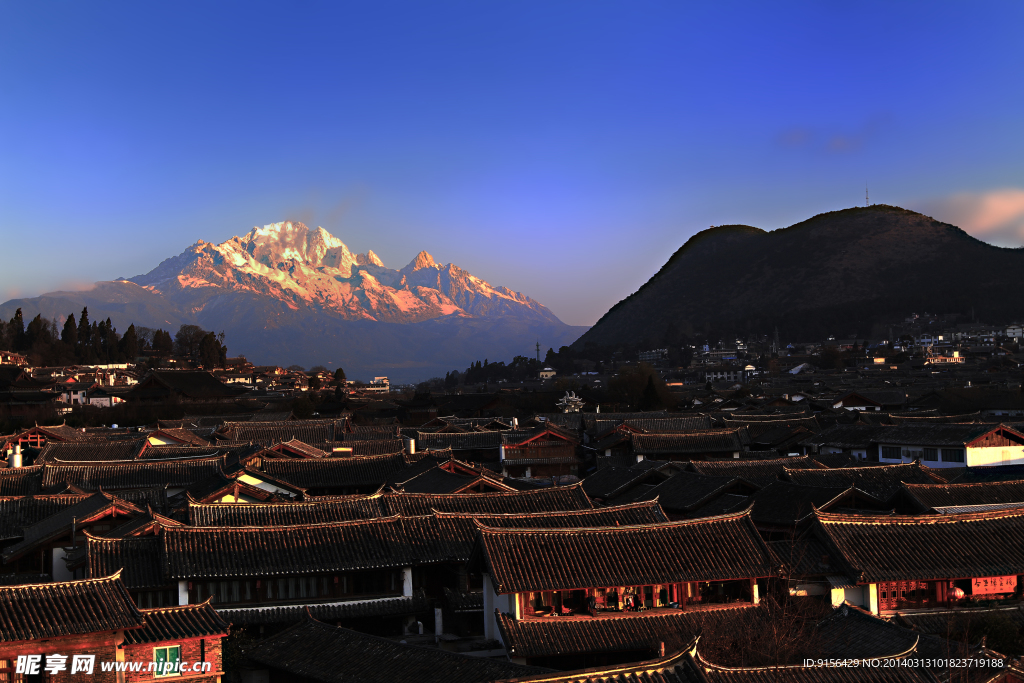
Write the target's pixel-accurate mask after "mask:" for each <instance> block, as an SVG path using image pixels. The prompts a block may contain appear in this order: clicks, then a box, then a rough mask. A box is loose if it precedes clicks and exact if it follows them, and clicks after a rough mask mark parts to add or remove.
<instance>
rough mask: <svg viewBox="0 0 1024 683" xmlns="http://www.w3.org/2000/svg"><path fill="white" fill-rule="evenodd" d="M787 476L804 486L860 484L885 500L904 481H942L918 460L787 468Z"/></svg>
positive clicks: (843, 486)
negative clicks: (814, 467)
mask: <svg viewBox="0 0 1024 683" xmlns="http://www.w3.org/2000/svg"><path fill="white" fill-rule="evenodd" d="M786 479H788V480H789V481H791V482H793V483H794V484H802V485H803V486H819V487H832V488H849V487H851V486H856V487H857V488H858V489H860V490H861V491H864V492H865V493H868V494H870V495H872V496H874V497H876V498H879V499H881V500H888V499H889V498H891V497H892V496H893V494H895V493H896V492H897V491H899V490H900V486H901V485H902V484H904V483H910V484H935V483H938V482H937V481H936V480H935V478H934V477H932V476H931V474H929V473H928V471H927V470H925V469H922V467H921V466H920V464H918V463H908V464H906V465H877V466H872V467H834V468H828V469H790V468H788V467H787V468H786Z"/></svg>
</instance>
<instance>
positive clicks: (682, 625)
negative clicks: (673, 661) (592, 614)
mask: <svg viewBox="0 0 1024 683" xmlns="http://www.w3.org/2000/svg"><path fill="white" fill-rule="evenodd" d="M757 612H758V608H757V607H755V606H753V605H744V606H742V607H729V608H725V609H712V610H690V611H685V612H684V611H681V610H680V611H679V612H675V613H671V612H669V613H658V614H650V615H648V614H642V613H641V614H638V615H636V616H629V617H617V618H607V619H513V618H512V617H511V616H509V615H507V614H499V615H496V617H494V618H497V620H498V628H499V630H500V631H501V636H502V640H503V641H504V643H505V646H506V648H507V650H508V653H509V656H512V657H525V658H531V657H550V656H558V655H571V654H583V653H604V652H623V651H625V652H636V651H642V650H651V651H657V650H658V647H659V645H660V644H661V643H664V644H665V649H666V650H667V651H672V650H676V649H679V648H682V647H685V646H686V645H687V644H688V643H689V642H691V641H692V639H693V637H694V636H695V635H697V634H698V633H703V635H702V638H703V639H704V642H708V641H709V640H714V639H716V638H717V637H718V635H719V633H722V634H731V633H733V632H735V631H737V630H744V629H745V627H748V626H749V624H750V622H751V621H754V620H756V614H757ZM684 680H685V679H684Z"/></svg>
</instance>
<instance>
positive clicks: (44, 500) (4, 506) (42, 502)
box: [0, 494, 89, 541]
mask: <svg viewBox="0 0 1024 683" xmlns="http://www.w3.org/2000/svg"><path fill="white" fill-rule="evenodd" d="M88 497H89V494H73V495H66V494H65V495H58V496H8V497H4V498H0V541H4V540H9V539H14V538H21V537H22V535H23V534H24V529H25V527H27V526H31V525H32V524H36V523H37V522H41V521H42V520H44V519H46V518H47V517H49V516H50V515H53V514H55V513H57V512H60V511H61V510H64V509H67V508H69V507H71V506H73V505H76V504H78V503H80V502H82V501H83V500H85V499H86V498H88Z"/></svg>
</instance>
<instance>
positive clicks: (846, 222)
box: [574, 205, 1024, 348]
mask: <svg viewBox="0 0 1024 683" xmlns="http://www.w3.org/2000/svg"><path fill="white" fill-rule="evenodd" d="M1022 269H1024V249H1003V248H1000V247H994V246H992V245H989V244H986V243H984V242H982V241H980V240H977V239H975V238H973V237H971V236H970V235H968V234H967V233H965V232H964V231H962V230H960V229H959V228H957V227H955V226H952V225H949V224H946V223H940V222H939V221H936V220H934V219H932V218H929V217H928V216H923V215H921V214H919V213H915V212H913V211H908V210H906V209H901V208H898V207H891V206H883V205H876V206H871V207H865V208H856V209H846V210H843V211H834V212H831V213H825V214H821V215H818V216H815V217H813V218H811V219H809V220H806V221H803V222H802V223H798V224H796V225H793V226H791V227H788V228H784V229H780V230H775V231H772V232H766V231H764V230H760V229H758V228H754V227H750V226H744V225H726V226H719V227H714V228H711V229H709V230H704V231H703V232H700V233H698V234H697V235H694V236H693V237H692V238H690V239H689V240H688V241H687V242H686V244H684V245H683V246H682V247H681V248H680V249H679V250H678V251H676V253H675V254H673V255H672V257H671V258H669V260H668V262H667V263H666V264H665V265H664V266H663V267H662V268H661V270H659V271H658V272H657V273H656V274H655V275H654V276H653V277H651V279H650V280H648V281H647V283H646V284H644V285H643V286H642V287H641V288H640V289H639V290H637V291H636V292H635V293H634V294H632V295H630V296H629V297H627V298H626V299H624V300H622V301H620V302H619V303H618V304H616V305H615V306H613V307H612V308H611V309H610V310H609V311H608V312H607V313H606V314H605V315H604V316H603V317H602V318H601V320H599V321H598V322H597V324H596V325H594V326H593V327H592V328H591V329H590V330H589V331H587V333H586V334H584V335H583V336H582V337H581V338H580V339H579V340H578V341H577V342H576V343H575V344H574V347H576V348H582V347H583V346H584V345H585V344H587V343H588V342H592V343H594V344H599V345H612V344H622V343H625V344H631V345H634V344H638V343H641V342H642V341H644V340H646V341H647V343H650V344H652V345H656V344H659V343H662V342H663V340H664V339H665V338H666V336H673V335H674V334H676V333H684V334H689V335H691V336H698V337H702V338H703V337H705V336H708V337H711V338H717V337H723V338H725V337H728V336H731V335H735V334H740V335H747V334H764V335H771V334H773V333H774V329H775V328H776V327H777V328H778V329H779V334H780V336H781V337H782V338H783V339H788V340H797V341H802V340H806V341H812V340H815V339H821V338H823V337H824V336H827V335H835V336H837V337H854V336H858V337H861V338H864V337H869V336H878V335H879V334H884V331H885V330H886V329H887V328H886V326H887V325H889V324H892V322H894V321H898V320H902V318H903V317H904V316H905V315H907V314H909V313H912V312H917V313H922V312H926V311H927V312H930V313H960V314H963V315H964V316H965V317H966V318H968V319H969V318H970V317H971V316H972V315H974V316H975V317H976V318H977V319H978V320H981V321H984V322H988V323H993V324H1001V323H1003V322H1010V321H1012V320H1022V319H1024V299H1022V298H1021V297H1020V296H1019V295H1018V294H1019V292H1020V291H1021V290H1020V284H1019V283H1020V273H1021V272H1022Z"/></svg>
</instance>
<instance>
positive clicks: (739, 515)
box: [473, 504, 753, 533]
mask: <svg viewBox="0 0 1024 683" xmlns="http://www.w3.org/2000/svg"><path fill="white" fill-rule="evenodd" d="M752 508H753V504H751V505H750V506H749V507H747V509H745V510H742V511H740V512H727V513H724V514H721V515H714V516H712V517H695V518H693V519H677V520H670V521H668V522H656V523H654V524H622V525H619V526H580V527H550V528H548V527H545V528H535V527H529V528H514V527H495V526H487V525H486V524H483V523H481V522H480V520H478V519H474V520H473V523H474V524H475V525H476V527H477V528H478V529H479V530H480V531H488V532H494V531H500V532H507V533H539V532H540V533H551V532H556V531H571V532H575V533H579V532H581V531H604V532H612V531H630V530H656V529H668V528H674V527H684V526H695V525H697V524H703V523H707V522H726V521H732V520H739V519H743V518H749V517H750V511H751V509H752ZM594 509H596V510H604V509H607V508H594ZM547 514H548V515H551V514H562V513H560V512H559V513H547ZM490 516H493V515H478V517H490Z"/></svg>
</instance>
